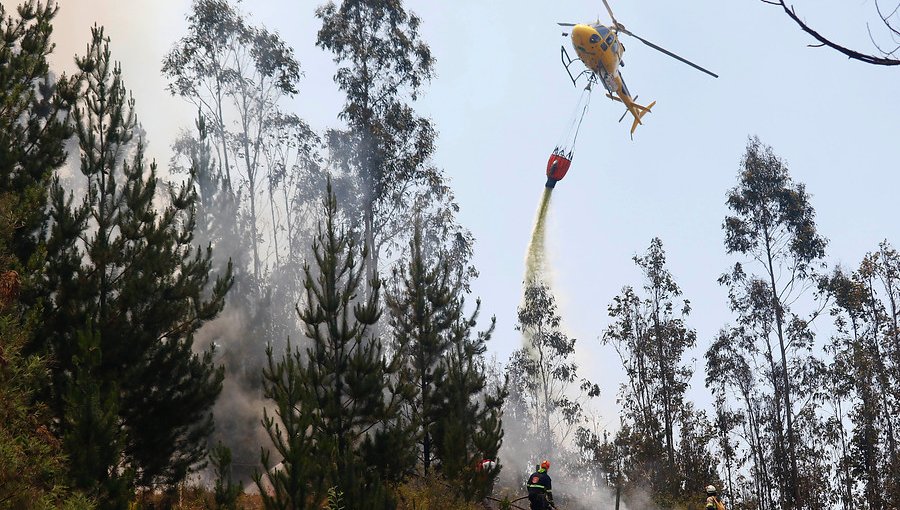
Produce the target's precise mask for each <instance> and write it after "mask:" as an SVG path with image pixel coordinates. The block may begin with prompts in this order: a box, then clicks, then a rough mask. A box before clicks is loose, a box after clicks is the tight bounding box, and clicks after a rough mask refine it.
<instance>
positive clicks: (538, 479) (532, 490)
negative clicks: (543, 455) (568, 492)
mask: <svg viewBox="0 0 900 510" xmlns="http://www.w3.org/2000/svg"><path fill="white" fill-rule="evenodd" d="M526 485H527V486H528V501H529V502H530V503H531V510H547V509H548V508H550V507H554V508H556V505H554V504H553V484H552V482H551V481H550V475H548V474H547V470H546V469H544V468H539V469H538V470H537V471H535V472H534V473H532V474H531V476H529V477H528V481H527V482H526Z"/></svg>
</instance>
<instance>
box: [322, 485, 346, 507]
mask: <svg viewBox="0 0 900 510" xmlns="http://www.w3.org/2000/svg"><path fill="white" fill-rule="evenodd" d="M325 508H327V509H328V510H346V508H347V507H345V506H344V493H343V492H341V491H339V490H338V489H337V487H330V488H329V489H328V500H327V502H326V503H325Z"/></svg>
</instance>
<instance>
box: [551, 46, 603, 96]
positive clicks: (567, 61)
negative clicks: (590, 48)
mask: <svg viewBox="0 0 900 510" xmlns="http://www.w3.org/2000/svg"><path fill="white" fill-rule="evenodd" d="M559 58H560V60H562V64H563V67H564V68H565V69H566V74H568V75H569V79H570V80H572V85H573V86H575V87H577V86H578V80H579V79H581V77H582V76H584V75H588V78H587V82H588V84H587V87H585V88H587V89H588V90H590V89H591V87H592V86H593V85H594V83H596V82H597V76H596V74H594V73H593V72H592V71H590V70H589V69H584V70H583V71H581V72H580V73H578V74H577V75H576V76H572V70H571V69H569V66H571V65H572V64H573V63H575V62H580V61H581V60H580V59H572V57H570V56H569V52H567V51H566V47H565V46H560V47H559Z"/></svg>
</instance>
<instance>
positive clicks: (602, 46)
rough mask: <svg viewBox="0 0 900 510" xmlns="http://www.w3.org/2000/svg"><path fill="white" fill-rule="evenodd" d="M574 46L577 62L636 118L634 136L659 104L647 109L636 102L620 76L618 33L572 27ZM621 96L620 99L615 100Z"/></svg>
mask: <svg viewBox="0 0 900 510" xmlns="http://www.w3.org/2000/svg"><path fill="white" fill-rule="evenodd" d="M572 46H574V47H575V53H577V54H578V58H579V59H581V61H582V62H583V63H584V65H585V66H587V68H588V69H590V70H591V71H592V72H593V73H594V74H596V75H597V77H598V78H599V80H600V81H601V82H602V83H603V86H604V87H606V90H607V91H608V94H607V95H608V96H609V97H610V99H615V100H617V101H621V102H622V103H623V104H624V105H625V107H626V108H628V111H629V112H631V114H632V115H633V116H634V123H633V124H632V127H631V132H632V133H634V130H635V129H636V128H637V126H638V124H640V123H641V117H643V116H644V114H646V113H647V112H649V111H650V108H652V107H653V105H654V104H656V102H655V101H654V102H653V103H651V104H649V105H648V106H646V107H645V106H641V105H639V104H637V103H635V102H634V99H633V98H632V96H631V93H630V92H629V91H628V87H626V86H625V82H624V81H623V80H622V75H621V74H619V66H620V65H621V64H622V55H623V54H624V53H625V47H624V46H623V45H622V43H621V42H619V38H618V34H616V31H615V30H612V29H610V27H607V26H606V25H602V24H599V23H598V24H596V25H588V24H577V25H575V26H573V27H572ZM616 96H618V97H616Z"/></svg>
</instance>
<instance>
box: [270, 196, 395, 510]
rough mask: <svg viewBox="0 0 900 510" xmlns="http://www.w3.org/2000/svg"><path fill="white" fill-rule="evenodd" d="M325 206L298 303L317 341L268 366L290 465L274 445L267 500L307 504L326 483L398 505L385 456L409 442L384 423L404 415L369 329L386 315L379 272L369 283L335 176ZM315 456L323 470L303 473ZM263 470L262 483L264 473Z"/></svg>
mask: <svg viewBox="0 0 900 510" xmlns="http://www.w3.org/2000/svg"><path fill="white" fill-rule="evenodd" d="M323 214H324V217H323V218H322V220H321V223H320V225H319V233H318V235H317V236H316V240H315V241H314V242H313V253H314V258H315V264H316V265H315V269H313V267H311V266H309V265H307V266H306V267H305V268H304V272H305V279H304V287H305V290H306V296H305V298H304V300H303V301H302V304H301V305H300V306H299V307H298V313H299V314H300V318H301V320H302V321H303V323H304V327H305V328H304V332H305V334H306V337H307V338H308V339H309V342H310V344H309V347H308V348H306V349H305V352H303V353H301V352H300V351H299V349H294V350H293V351H291V350H290V346H289V348H288V349H289V350H288V351H287V352H286V354H285V356H284V357H283V358H282V360H281V362H279V363H274V362H273V361H271V353H270V355H269V358H270V364H269V368H268V369H267V370H266V371H265V372H264V377H265V380H266V394H267V396H268V397H269V398H271V399H273V400H275V403H276V405H277V411H276V414H277V415H278V417H279V421H280V424H279V421H276V420H275V418H274V417H271V418H270V417H268V416H266V417H265V418H264V424H265V426H266V428H267V430H268V431H269V436H270V437H272V439H273V442H274V443H275V445H276V450H278V451H279V453H281V454H282V456H283V457H284V461H283V464H282V465H283V469H282V471H281V473H283V474H278V473H279V472H278V471H275V473H273V472H272V470H271V468H270V465H271V462H270V460H269V452H268V451H264V452H263V466H264V468H265V469H266V470H267V473H268V474H267V475H266V477H267V480H268V481H269V482H270V483H272V485H273V489H274V492H275V493H274V496H273V498H271V499H269V500H268V501H267V503H266V504H267V507H268V508H282V506H279V505H284V504H287V502H288V501H290V504H293V505H295V507H298V508H305V507H306V506H305V505H307V504H308V501H309V502H312V504H313V505H315V504H318V503H321V502H322V501H324V500H325V498H326V490H327V489H325V488H327V487H340V488H341V490H343V491H344V497H345V498H346V504H347V506H348V507H350V508H373V509H382V508H393V506H394V505H393V502H392V501H391V498H390V495H389V493H388V491H387V488H386V486H385V484H384V482H383V478H382V475H381V473H383V472H384V466H383V463H384V462H389V461H390V459H391V458H393V457H394V456H396V455H402V451H397V450H394V447H396V446H399V444H398V443H397V442H395V441H391V439H392V436H391V435H390V434H385V433H379V429H380V428H381V427H382V426H383V425H384V424H386V423H388V422H389V421H390V420H391V418H392V417H394V416H396V414H397V411H398V405H399V398H398V397H397V391H396V388H395V387H394V386H393V385H392V383H391V379H392V378H393V374H394V372H395V371H396V366H395V364H393V363H389V362H388V360H387V359H386V357H385V354H384V352H383V349H382V345H381V341H380V340H379V339H378V338H377V337H375V336H373V335H372V332H371V328H372V326H373V325H374V324H375V323H376V322H377V321H378V319H379V317H380V315H381V310H380V308H379V305H378V303H379V289H380V281H379V280H377V279H376V280H373V281H370V282H369V285H365V284H364V283H363V279H362V276H363V271H362V269H361V260H360V259H359V257H360V256H362V258H365V256H366V253H365V251H364V250H363V251H362V253H360V251H359V250H358V247H357V244H356V239H355V237H354V235H353V234H352V233H349V232H348V231H347V230H346V229H345V228H342V227H341V226H340V224H339V222H340V218H339V217H338V209H337V201H336V198H335V196H334V194H333V192H332V190H331V187H330V185H329V187H328V193H327V198H326V199H325V201H324V207H323ZM360 295H364V296H365V297H363V298H360V297H358V296H360ZM281 426H283V427H284V429H283V431H282V429H281ZM279 438H281V439H279ZM403 446H405V445H403ZM310 459H315V466H314V467H315V477H312V479H309V480H307V479H304V477H301V476H299V475H300V473H301V471H300V470H303V469H310V468H312V466H310V464H311V463H310ZM295 461H297V464H295ZM307 466H309V467H307ZM257 479H258V481H257V483H258V484H260V483H261V479H262V476H261V475H257ZM306 494H308V495H309V496H308V501H307V496H306Z"/></svg>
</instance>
